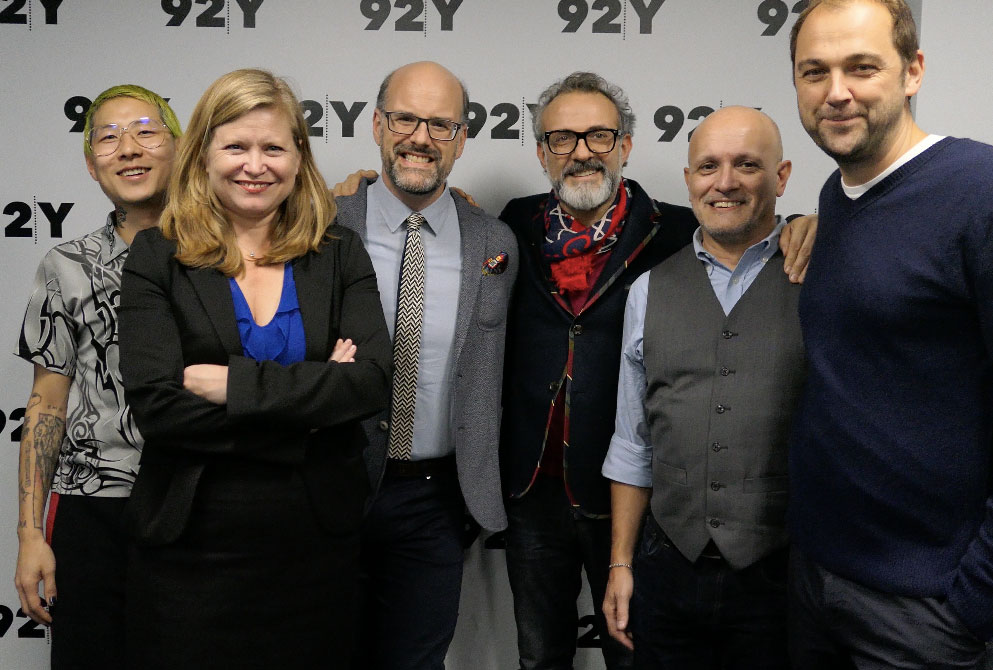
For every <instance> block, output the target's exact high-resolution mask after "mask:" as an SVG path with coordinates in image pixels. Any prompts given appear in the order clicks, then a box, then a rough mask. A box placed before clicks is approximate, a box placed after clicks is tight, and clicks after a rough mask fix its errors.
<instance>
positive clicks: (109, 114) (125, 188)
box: [86, 98, 176, 208]
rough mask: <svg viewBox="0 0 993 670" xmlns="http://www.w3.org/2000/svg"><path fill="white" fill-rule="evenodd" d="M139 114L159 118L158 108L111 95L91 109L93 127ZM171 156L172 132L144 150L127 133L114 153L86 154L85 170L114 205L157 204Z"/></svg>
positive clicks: (173, 151) (166, 180) (119, 122)
mask: <svg viewBox="0 0 993 670" xmlns="http://www.w3.org/2000/svg"><path fill="white" fill-rule="evenodd" d="M143 117H147V118H150V119H155V120H156V121H159V122H161V121H162V118H161V116H160V115H159V110H158V109H157V108H156V107H155V106H154V105H151V104H149V103H147V102H145V101H143V100H136V99H135V98H111V99H110V100H107V101H106V102H105V103H103V104H102V105H100V108H99V109H97V110H96V112H94V114H93V127H94V128H100V127H102V126H107V125H110V124H116V125H118V126H119V127H124V126H127V125H128V124H130V123H131V122H133V121H135V120H136V119H140V118H143ZM175 155H176V140H175V139H174V138H173V137H172V135H169V136H168V137H166V139H165V141H164V142H163V143H162V144H161V145H160V146H158V147H156V148H155V149H146V148H145V147H143V146H141V145H140V144H138V143H137V142H135V140H134V137H132V136H131V134H130V133H124V134H123V136H122V137H121V142H120V145H119V146H118V148H117V151H115V152H114V153H112V154H110V155H109V156H89V155H88V156H86V169H87V170H88V171H89V173H90V176H91V177H93V179H95V180H96V181H97V182H99V184H100V188H101V189H103V192H104V193H105V194H106V195H107V197H108V198H110V200H111V202H113V203H114V205H115V206H123V207H127V208H130V207H133V206H135V205H139V206H140V205H142V204H146V203H148V204H150V205H153V206H156V207H158V206H161V204H162V201H163V198H164V197H165V191H166V185H167V184H168V183H169V173H170V172H171V171H172V161H173V158H174V157H175Z"/></svg>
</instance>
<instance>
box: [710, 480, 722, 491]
mask: <svg viewBox="0 0 993 670" xmlns="http://www.w3.org/2000/svg"><path fill="white" fill-rule="evenodd" d="M721 486H723V484H721V483H720V482H710V490H711V491H720V490H721Z"/></svg>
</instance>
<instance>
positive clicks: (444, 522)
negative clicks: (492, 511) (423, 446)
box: [358, 459, 465, 670]
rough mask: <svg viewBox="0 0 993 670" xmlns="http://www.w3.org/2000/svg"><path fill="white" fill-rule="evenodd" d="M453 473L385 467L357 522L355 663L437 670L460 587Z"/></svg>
mask: <svg viewBox="0 0 993 670" xmlns="http://www.w3.org/2000/svg"><path fill="white" fill-rule="evenodd" d="M464 507H465V502H464V501H463V498H462V492H461V490H460V489H459V482H458V475H457V473H456V472H455V468H454V459H452V468H451V471H450V472H447V473H444V474H440V475H432V476H431V477H430V478H427V477H423V476H421V477H392V476H390V475H389V474H387V476H386V477H384V479H383V483H382V485H381V486H380V489H379V493H378V495H377V496H376V499H375V500H374V501H373V504H372V507H371V509H370V510H369V514H368V516H367V518H366V521H365V524H364V526H363V529H362V578H361V579H362V584H361V587H362V589H361V590H362V592H363V600H364V603H363V608H362V624H361V630H362V635H363V639H362V642H361V645H360V651H359V653H358V657H359V662H358V667H362V668H366V669H368V670H441V669H443V668H444V667H445V655H446V654H447V653H448V646H449V645H450V644H451V642H452V638H453V637H454V635H455V622H456V619H457V618H458V613H459V596H460V595H461V592H462V565H463V561H464V559H465V550H464V549H463V546H462V529H463V511H464Z"/></svg>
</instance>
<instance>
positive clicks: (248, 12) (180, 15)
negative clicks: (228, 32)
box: [162, 0, 264, 28]
mask: <svg viewBox="0 0 993 670" xmlns="http://www.w3.org/2000/svg"><path fill="white" fill-rule="evenodd" d="M263 2H264V0H237V3H238V6H239V7H241V14H242V26H243V27H245V28H254V27H255V15H256V14H257V13H258V11H259V7H261V6H262V3H263ZM224 3H225V0H196V4H198V5H206V7H204V9H203V11H201V12H200V13H199V14H198V15H197V19H196V25H197V27H198V28H224V27H225V26H227V20H226V18H225V17H224V16H221V12H222V11H224ZM230 4H231V0H228V5H230ZM192 10H193V0H162V11H164V12H165V13H166V14H168V15H169V16H171V17H172V18H171V19H169V22H168V23H166V25H167V26H181V25H183V21H185V20H186V17H187V16H189V15H190V12H191V11H192ZM230 17H231V9H230V6H229V7H228V13H227V18H230Z"/></svg>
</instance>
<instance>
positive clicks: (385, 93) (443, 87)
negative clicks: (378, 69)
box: [376, 60, 469, 123]
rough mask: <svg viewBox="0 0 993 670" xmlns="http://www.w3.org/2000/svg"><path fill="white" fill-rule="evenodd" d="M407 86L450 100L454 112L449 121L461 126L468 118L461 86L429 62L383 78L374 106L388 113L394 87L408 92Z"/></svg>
mask: <svg viewBox="0 0 993 670" xmlns="http://www.w3.org/2000/svg"><path fill="white" fill-rule="evenodd" d="M411 87H413V88H420V89H422V90H425V91H430V92H431V94H432V95H435V96H438V97H450V98H451V101H452V102H453V103H454V104H456V105H457V106H458V112H457V113H456V115H455V116H452V117H450V118H451V119H452V120H453V121H461V122H463V123H464V122H465V121H466V120H467V119H468V117H469V91H468V90H466V87H465V84H463V83H462V81H461V80H460V79H459V78H458V77H456V76H455V75H454V74H452V72H451V71H450V70H448V68H446V67H444V66H442V65H439V64H438V63H435V62H434V61H429V60H424V61H418V62H416V63H408V64H407V65H403V66H401V67H398V68H397V69H396V70H393V72H390V73H389V74H388V75H386V78H385V79H383V83H382V84H381V85H380V86H379V95H378V96H376V107H378V108H379V109H381V110H383V111H390V110H391V108H390V107H389V105H390V93H391V92H392V91H393V90H395V89H396V88H403V90H408V89H409V88H411Z"/></svg>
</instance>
